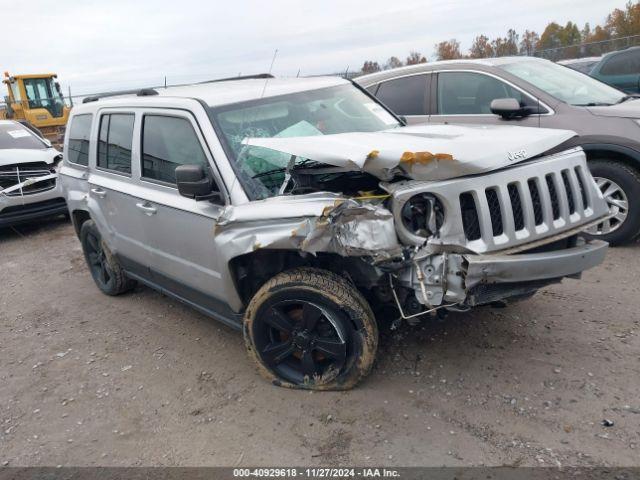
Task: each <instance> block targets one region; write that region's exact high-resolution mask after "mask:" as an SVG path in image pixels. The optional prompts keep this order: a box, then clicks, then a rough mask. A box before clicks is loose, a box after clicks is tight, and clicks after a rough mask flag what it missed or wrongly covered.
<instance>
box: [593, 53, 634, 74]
mask: <svg viewBox="0 0 640 480" xmlns="http://www.w3.org/2000/svg"><path fill="white" fill-rule="evenodd" d="M638 72H640V50H632V51H630V52H624V53H620V54H618V55H615V56H614V57H613V58H611V59H610V60H608V61H607V62H606V63H605V64H604V65H603V66H602V69H601V70H600V73H601V74H602V75H607V76H609V75H610V76H613V75H633V74H637V73H638Z"/></svg>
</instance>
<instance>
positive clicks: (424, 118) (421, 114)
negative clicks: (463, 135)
mask: <svg viewBox="0 0 640 480" xmlns="http://www.w3.org/2000/svg"><path fill="white" fill-rule="evenodd" d="M430 79H431V75H430V74H424V73H421V74H417V75H408V76H406V77H398V78H394V79H392V80H386V81H384V82H381V83H379V84H378V85H377V87H376V88H375V89H371V88H370V87H369V88H368V89H367V90H369V91H370V92H372V93H373V94H374V95H375V96H376V97H377V98H378V100H380V101H381V102H382V103H384V104H385V105H386V106H387V107H388V108H389V109H391V111H392V112H394V113H395V114H396V115H399V116H402V117H404V118H405V119H406V121H407V124H409V125H413V124H416V123H426V122H428V121H429V110H428V104H427V92H428V89H429V83H430Z"/></svg>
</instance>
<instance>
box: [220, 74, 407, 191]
mask: <svg viewBox="0 0 640 480" xmlns="http://www.w3.org/2000/svg"><path fill="white" fill-rule="evenodd" d="M212 113H213V118H214V122H215V124H216V126H217V127H218V128H219V130H221V132H222V137H223V138H222V140H223V141H224V142H225V143H226V147H227V148H226V150H227V155H228V156H229V157H230V160H231V162H232V163H233V164H234V169H235V171H236V174H237V175H238V177H239V179H240V181H241V182H242V184H243V186H244V188H245V191H246V192H247V194H248V196H249V197H250V198H251V199H252V200H256V199H262V198H267V197H270V196H273V195H277V194H278V193H279V190H280V187H281V186H282V184H283V182H284V178H285V170H286V168H287V167H288V166H290V165H291V166H293V165H296V164H298V165H299V164H304V165H305V166H313V165H311V164H312V163H313V162H309V161H308V160H306V159H303V158H296V159H292V158H291V155H288V154H284V153H280V152H276V151H273V150H269V149H266V148H263V147H252V146H251V142H250V141H248V142H247V139H250V138H256V137H262V138H271V137H306V136H315V135H330V134H336V133H347V132H376V131H380V130H387V129H389V128H395V127H398V126H399V125H400V124H399V123H398V121H397V120H396V119H395V118H394V117H393V115H391V114H390V113H389V112H387V111H386V110H385V109H384V108H382V107H381V106H380V105H379V104H378V103H376V102H375V101H374V100H372V99H371V98H370V97H368V96H367V95H365V94H364V93H363V92H361V91H360V90H358V89H357V88H356V87H354V86H353V85H340V86H338V87H330V88H324V89H320V90H311V91H306V92H299V93H292V94H289V95H282V96H278V97H270V98H265V99H259V100H252V101H250V102H243V103H238V104H232V105H224V106H222V107H214V108H212Z"/></svg>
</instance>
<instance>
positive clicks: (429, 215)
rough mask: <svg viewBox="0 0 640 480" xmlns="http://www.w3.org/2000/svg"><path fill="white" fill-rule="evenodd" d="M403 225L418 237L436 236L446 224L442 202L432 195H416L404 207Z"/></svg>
mask: <svg viewBox="0 0 640 480" xmlns="http://www.w3.org/2000/svg"><path fill="white" fill-rule="evenodd" d="M402 223H403V225H404V227H405V228H406V229H407V230H409V231H410V232H411V233H412V234H413V235H417V236H418V237H424V238H428V237H430V236H432V235H434V234H436V233H437V232H438V230H439V229H440V227H441V226H442V224H443V223H444V207H443V206H442V202H440V200H439V199H438V198H437V197H436V196H435V195H433V194H431V193H419V194H417V195H414V196H413V197H411V198H410V199H409V200H407V201H406V203H405V204H404V205H403V206H402Z"/></svg>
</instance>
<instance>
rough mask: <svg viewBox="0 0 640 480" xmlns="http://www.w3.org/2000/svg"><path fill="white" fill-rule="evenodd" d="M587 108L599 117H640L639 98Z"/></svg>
mask: <svg viewBox="0 0 640 480" xmlns="http://www.w3.org/2000/svg"><path fill="white" fill-rule="evenodd" d="M587 109H588V110H589V111H590V112H591V113H593V114H594V115H598V116H599V117H621V118H640V99H638V100H627V101H626V102H622V103H618V104H617V105H610V106H604V107H588V108H587Z"/></svg>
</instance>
